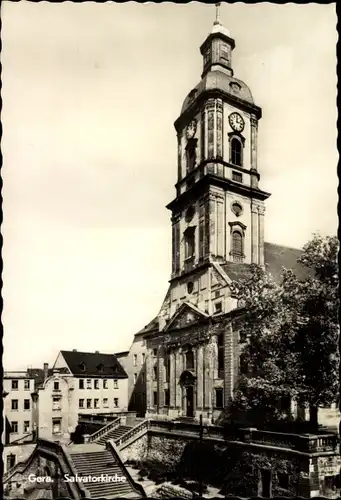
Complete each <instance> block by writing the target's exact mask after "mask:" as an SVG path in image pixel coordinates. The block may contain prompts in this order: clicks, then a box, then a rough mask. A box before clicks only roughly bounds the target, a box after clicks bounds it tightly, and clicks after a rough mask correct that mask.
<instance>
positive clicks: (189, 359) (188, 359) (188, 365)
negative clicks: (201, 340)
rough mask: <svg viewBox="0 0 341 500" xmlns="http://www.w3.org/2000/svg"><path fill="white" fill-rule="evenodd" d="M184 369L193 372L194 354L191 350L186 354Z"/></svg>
mask: <svg viewBox="0 0 341 500" xmlns="http://www.w3.org/2000/svg"><path fill="white" fill-rule="evenodd" d="M186 369H187V370H194V354H193V351H192V349H190V350H189V351H187V352H186Z"/></svg>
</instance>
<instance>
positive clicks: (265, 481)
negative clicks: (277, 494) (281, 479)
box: [258, 469, 271, 498]
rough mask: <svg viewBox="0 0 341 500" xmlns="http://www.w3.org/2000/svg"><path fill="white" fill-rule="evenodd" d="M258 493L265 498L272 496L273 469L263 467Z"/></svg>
mask: <svg viewBox="0 0 341 500" xmlns="http://www.w3.org/2000/svg"><path fill="white" fill-rule="evenodd" d="M259 476H260V477H259V488H258V495H260V496H261V497H263V498H270V497H271V470H268V469H261V470H260V475H259Z"/></svg>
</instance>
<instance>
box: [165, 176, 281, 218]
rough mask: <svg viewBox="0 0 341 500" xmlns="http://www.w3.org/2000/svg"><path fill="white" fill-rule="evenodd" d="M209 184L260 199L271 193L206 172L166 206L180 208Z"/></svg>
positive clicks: (199, 194) (172, 208)
mask: <svg viewBox="0 0 341 500" xmlns="http://www.w3.org/2000/svg"><path fill="white" fill-rule="evenodd" d="M209 186H217V187H221V188H223V189H224V191H229V192H231V193H235V194H240V195H242V196H246V197H248V198H253V199H256V200H259V201H265V200H267V199H268V198H269V197H270V196H271V195H270V193H267V192H266V191H263V190H261V189H259V188H253V187H251V186H245V185H244V184H240V183H239V182H234V181H232V180H230V179H224V178H222V177H219V176H217V175H214V174H206V175H205V176H204V177H202V178H201V179H199V180H198V181H197V182H196V183H195V184H193V186H192V187H191V188H190V189H188V190H187V191H185V192H184V193H182V194H180V195H179V196H177V197H176V198H175V199H174V200H173V201H171V202H170V203H169V204H168V205H167V206H166V208H168V210H175V209H176V208H179V209H180V210H181V209H182V208H184V207H186V206H187V205H188V203H189V202H190V201H191V200H192V199H193V198H197V197H198V196H201V195H203V194H205V192H206V191H207V188H208V187H209Z"/></svg>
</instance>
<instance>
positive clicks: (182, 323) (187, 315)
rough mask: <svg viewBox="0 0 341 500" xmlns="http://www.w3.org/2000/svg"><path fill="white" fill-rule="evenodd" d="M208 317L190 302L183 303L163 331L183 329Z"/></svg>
mask: <svg viewBox="0 0 341 500" xmlns="http://www.w3.org/2000/svg"><path fill="white" fill-rule="evenodd" d="M208 317H209V315H208V314H207V313H205V312H204V311H202V310H201V309H199V308H198V307H196V306H194V305H193V304H191V303H190V302H183V303H182V304H181V306H180V307H179V309H178V310H177V311H176V312H175V313H174V314H173V316H172V318H171V319H170V321H169V322H168V323H167V325H166V327H165V328H164V331H168V330H173V329H174V328H184V327H186V326H190V325H191V324H192V323H196V322H198V321H200V320H202V319H206V318H208Z"/></svg>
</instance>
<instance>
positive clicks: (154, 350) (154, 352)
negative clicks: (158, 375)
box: [153, 349, 157, 358]
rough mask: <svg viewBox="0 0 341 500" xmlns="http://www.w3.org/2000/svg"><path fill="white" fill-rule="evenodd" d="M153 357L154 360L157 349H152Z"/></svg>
mask: <svg viewBox="0 0 341 500" xmlns="http://www.w3.org/2000/svg"><path fill="white" fill-rule="evenodd" d="M153 356H154V358H156V356H157V349H153Z"/></svg>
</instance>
